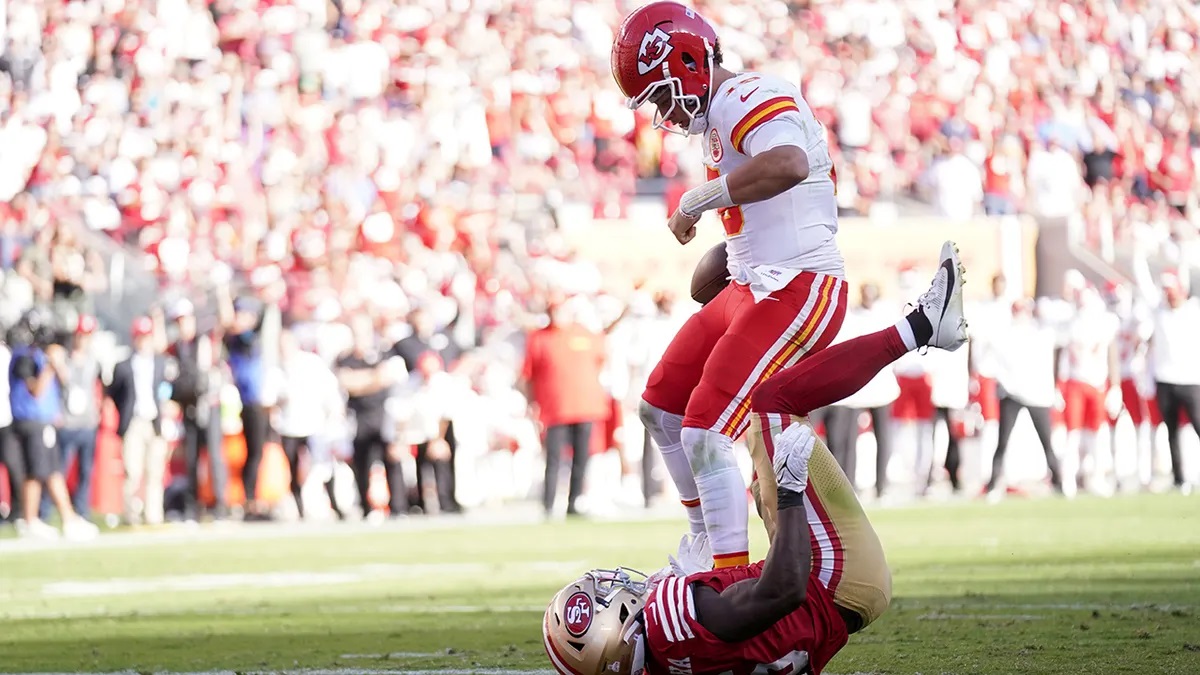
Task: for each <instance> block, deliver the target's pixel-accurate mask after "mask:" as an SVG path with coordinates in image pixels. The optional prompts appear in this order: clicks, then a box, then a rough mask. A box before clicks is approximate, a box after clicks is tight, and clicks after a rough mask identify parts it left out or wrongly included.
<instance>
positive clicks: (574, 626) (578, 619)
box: [563, 591, 592, 637]
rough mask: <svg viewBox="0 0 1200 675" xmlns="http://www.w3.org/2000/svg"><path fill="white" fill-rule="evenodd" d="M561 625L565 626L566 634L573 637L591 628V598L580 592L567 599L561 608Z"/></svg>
mask: <svg viewBox="0 0 1200 675" xmlns="http://www.w3.org/2000/svg"><path fill="white" fill-rule="evenodd" d="M563 623H565V624H566V625H567V632H568V633H570V634H571V635H574V636H575V637H580V636H582V635H583V634H584V633H586V632H587V631H588V628H591V627H592V598H591V596H589V595H588V594H587V593H584V592H583V591H580V592H578V593H575V594H574V595H572V596H571V597H569V598H567V602H566V605H565V606H564V607H563Z"/></svg>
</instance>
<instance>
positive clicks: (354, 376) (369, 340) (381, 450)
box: [335, 314, 409, 517]
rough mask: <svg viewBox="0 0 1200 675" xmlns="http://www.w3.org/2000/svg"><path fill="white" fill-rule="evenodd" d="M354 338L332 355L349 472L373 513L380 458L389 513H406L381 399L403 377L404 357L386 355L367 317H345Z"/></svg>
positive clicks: (365, 511)
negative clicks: (346, 417)
mask: <svg viewBox="0 0 1200 675" xmlns="http://www.w3.org/2000/svg"><path fill="white" fill-rule="evenodd" d="M350 330H351V332H352V333H353V340H354V344H353V346H352V347H351V349H350V350H349V351H348V352H347V353H346V354H345V355H344V356H342V357H341V358H339V359H338V360H337V363H336V365H335V368H336V374H337V380H338V382H339V383H340V384H341V386H342V389H343V390H345V391H346V393H347V394H348V396H349V398H348V399H347V403H346V407H347V408H348V409H349V411H350V414H351V415H352V421H351V424H352V426H353V428H354V436H353V438H354V459H353V466H354V478H355V480H356V481H357V483H358V496H359V499H360V500H361V503H362V510H363V516H364V517H368V516H371V514H372V513H378V516H376V517H381V516H384V514H383V512H382V511H376V509H375V507H374V505H373V504H372V502H371V498H370V496H371V495H370V487H371V474H372V470H373V467H374V466H375V463H376V462H382V464H383V471H384V475H385V478H386V481H387V488H388V493H389V495H390V496H389V500H390V501H389V503H388V509H389V511H390V513H391V515H392V516H393V517H399V516H404V515H406V514H407V513H408V506H409V503H408V486H407V484H406V483H405V481H404V464H403V463H402V462H401V460H400V458H399V457H398V456H397V455H396V452H395V449H394V448H393V447H392V446H393V440H394V438H395V432H394V429H391V428H389V427H390V425H389V424H388V415H387V411H386V409H385V408H386V404H387V400H388V397H389V395H390V392H391V389H392V388H393V387H395V386H396V385H397V384H399V383H401V382H403V381H404V380H405V378H406V377H407V370H406V369H405V368H404V360H403V359H401V358H400V357H390V358H389V357H387V356H386V355H385V354H384V352H383V351H382V350H381V349H380V344H379V342H380V340H379V336H378V335H377V334H376V332H375V326H374V324H373V323H372V321H371V317H369V316H367V315H365V314H359V315H355V316H354V317H353V318H352V319H351V321H350Z"/></svg>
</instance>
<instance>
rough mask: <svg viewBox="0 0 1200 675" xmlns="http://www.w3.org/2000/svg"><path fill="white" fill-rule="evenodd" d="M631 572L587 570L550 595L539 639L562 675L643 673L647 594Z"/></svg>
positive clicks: (647, 591)
mask: <svg viewBox="0 0 1200 675" xmlns="http://www.w3.org/2000/svg"><path fill="white" fill-rule="evenodd" d="M631 571H632V570H624V569H620V568H617V569H615V570H592V571H591V572H588V573H587V574H585V575H583V576H582V577H580V578H579V579H576V580H575V581H572V582H571V583H569V584H567V585H566V587H565V588H563V589H562V590H561V591H559V592H558V594H557V595H555V596H554V599H553V600H551V601H550V606H549V607H547V608H546V616H545V618H544V619H543V620H542V639H543V642H544V643H545V645H546V654H548V655H549V656H550V662H551V663H553V664H554V669H555V670H556V671H558V672H559V673H562V675H603V674H607V673H612V675H641V673H642V672H643V671H644V669H645V661H646V659H645V636H644V633H643V629H642V610H643V608H644V607H645V604H646V598H647V597H648V596H649V594H650V589H649V587H648V585H647V583H646V581H645V575H642V574H641V573H640V572H634V573H635V574H638V575H639V576H640V577H641V580H638V581H635V580H634V579H633V578H632V577H630V574H629V573H630V572H631Z"/></svg>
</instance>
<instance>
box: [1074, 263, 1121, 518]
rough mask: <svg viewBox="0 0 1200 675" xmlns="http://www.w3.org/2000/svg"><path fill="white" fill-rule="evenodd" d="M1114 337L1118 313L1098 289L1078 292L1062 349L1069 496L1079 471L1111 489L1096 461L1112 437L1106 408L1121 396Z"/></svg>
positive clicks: (1097, 487)
mask: <svg viewBox="0 0 1200 675" xmlns="http://www.w3.org/2000/svg"><path fill="white" fill-rule="evenodd" d="M1116 337H1117V318H1116V317H1115V316H1113V315H1112V314H1111V313H1109V311H1108V310H1107V309H1106V308H1105V307H1104V301H1103V300H1102V299H1101V297H1100V294H1099V293H1098V292H1097V291H1096V290H1095V289H1093V288H1091V287H1090V286H1089V287H1086V288H1084V289H1083V290H1082V291H1080V293H1079V304H1078V308H1077V313H1076V314H1075V317H1074V318H1073V319H1072V320H1071V324H1070V327H1069V328H1068V332H1067V344H1066V347H1065V349H1064V353H1065V357H1066V373H1065V374H1066V378H1065V379H1066V385H1065V386H1064V388H1063V398H1064V399H1065V402H1066V406H1065V410H1064V417H1065V418H1066V424H1067V445H1066V450H1065V452H1064V455H1063V462H1062V464H1063V466H1062V469H1063V491H1064V492H1065V493H1066V494H1067V495H1068V496H1071V495H1073V494H1074V492H1075V487H1076V481H1077V476H1085V475H1086V474H1092V475H1091V476H1086V478H1087V480H1086V482H1087V483H1088V488H1089V489H1091V490H1092V491H1093V492H1098V493H1100V494H1111V490H1110V488H1111V485H1108V484H1106V483H1100V482H1099V480H1098V479H1099V476H1098V475H1097V474H1099V473H1101V471H1100V470H1099V467H1097V466H1096V462H1097V461H1098V460H1099V459H1100V456H1099V455H1098V453H1097V450H1098V448H1099V445H1100V441H1101V440H1107V439H1108V438H1109V436H1108V434H1107V432H1106V433H1103V434H1102V433H1100V432H1101V430H1102V429H1103V428H1104V427H1106V426H1107V425H1108V418H1109V415H1108V411H1109V410H1110V409H1112V407H1113V405H1114V404H1119V400H1120V399H1119V397H1120V383H1119V382H1116V381H1115V375H1116V369H1115V368H1114V367H1113V365H1114V363H1115V360H1116V355H1115V351H1114V349H1115V345H1114V342H1115V340H1116ZM1081 460H1082V464H1081V463H1080V462H1081ZM1093 478H1095V479H1096V480H1095V481H1093V480H1092V479H1093Z"/></svg>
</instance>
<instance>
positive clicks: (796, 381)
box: [542, 242, 966, 675]
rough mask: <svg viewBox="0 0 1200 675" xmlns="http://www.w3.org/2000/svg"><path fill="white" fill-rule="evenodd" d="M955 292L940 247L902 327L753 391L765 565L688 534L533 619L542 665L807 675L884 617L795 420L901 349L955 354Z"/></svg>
mask: <svg viewBox="0 0 1200 675" xmlns="http://www.w3.org/2000/svg"><path fill="white" fill-rule="evenodd" d="M962 284H963V268H962V264H961V263H960V262H959V260H958V255H957V250H956V249H955V247H954V245H953V244H952V243H951V242H946V244H945V246H943V248H942V258H941V265H940V266H939V268H938V272H937V274H936V275H935V277H934V281H933V284H932V286H931V287H930V289H929V290H928V291H927V292H926V293H925V294H924V295H922V296H921V298H920V299H919V300H918V301H917V309H915V310H914V311H913V312H912V313H910V314H909V315H908V316H907V317H905V318H904V319H903V320H901V321H900V322H899V323H897V324H896V325H895V326H892V327H891V328H888V329H886V330H883V331H879V332H877V333H872V334H869V335H864V336H862V337H858V338H855V339H853V340H849V341H847V342H843V343H841V344H838V345H834V346H832V347H830V348H829V349H827V350H825V351H823V352H822V353H820V354H818V355H816V356H814V357H812V358H811V359H807V360H804V361H801V362H800V363H799V364H798V365H795V366H793V367H791V368H788V369H786V370H783V371H781V372H780V373H779V374H778V375H775V376H774V377H772V378H770V379H768V380H767V381H766V382H764V383H763V384H762V385H761V386H760V387H759V388H758V390H757V391H756V393H755V394H754V400H753V406H754V417H755V423H756V424H760V425H762V432H761V433H760V434H759V435H760V436H761V438H763V439H764V441H765V447H763V448H761V449H759V450H758V451H756V450H755V449H753V448H752V450H751V454H752V455H754V457H755V462H756V467H757V471H758V480H756V486H755V487H756V501H757V502H758V507H759V512H760V514H762V516H763V521H764V523H765V524H766V526H767V532H768V536H769V537H770V539H771V548H770V551H769V552H768V553H767V558H766V560H764V561H762V562H759V563H755V564H753V565H739V566H737V567H727V568H723V569H716V570H714V569H712V564H713V562H712V557H711V554H710V553H708V552H707V551H705V550H704V546H703V545H704V543H705V542H704V539H703V538H704V536H705V535H704V534H699V535H697V540H695V541H693V542H690V543H689V542H687V541H686V538H685V542H684V544H683V545H681V547H680V556H679V559H678V560H676V559H675V558H672V559H671V564H670V565H669V566H668V567H667V568H664V569H663V570H662V571H660V572H658V573H656V574H654V575H653V576H651V577H650V578H648V579H635V578H634V574H636V573H632V574H631V571H630V570H626V569H622V568H618V569H615V570H593V571H591V572H589V573H587V574H585V575H584V576H583V577H581V578H579V579H577V580H575V581H573V582H571V583H570V584H568V585H567V586H566V587H565V588H563V589H562V590H561V591H559V593H558V594H557V595H556V596H555V597H554V599H553V600H552V601H551V602H550V606H549V607H548V608H547V609H546V614H545V617H544V619H543V622H542V636H543V641H544V644H545V647H546V652H547V654H548V655H549V657H550V661H551V662H552V663H553V664H554V667H555V669H556V670H557V671H558V672H559V673H563V674H564V675H601V674H602V673H613V674H614V675H641V674H643V673H645V674H647V675H658V674H660V673H661V674H663V675H726V674H728V675H786V674H789V673H801V672H811V673H813V674H814V675H819V674H820V673H821V671H822V669H823V668H824V667H825V665H826V664H827V663H828V662H829V660H830V659H831V658H833V656H834V654H836V653H837V652H838V650H840V649H841V648H842V647H843V646H844V645H845V644H846V641H847V639H848V636H849V634H850V633H854V632H857V631H859V630H862V629H863V628H864V627H866V626H867V625H869V624H870V623H871V622H873V621H874V620H876V619H877V618H879V616H880V615H881V614H883V612H884V611H886V609H887V607H888V604H889V603H890V602H891V572H890V571H889V570H888V566H887V562H886V560H885V558H884V555H883V547H882V545H881V544H880V543H879V538H878V537H877V536H876V535H875V531H874V529H873V528H872V527H871V523H870V521H868V519H867V517H866V514H865V513H864V512H863V510H862V507H861V506H860V505H859V503H858V499H857V497H856V496H855V492H854V488H853V486H852V485H851V484H850V481H849V480H847V478H846V475H845V474H844V473H842V471H841V469H840V468H839V467H838V465H837V463H836V462H835V461H834V459H833V456H832V455H831V454H830V452H829V449H828V448H826V447H825V444H824V443H822V442H821V441H820V440H819V439H817V437H816V436H815V435H814V433H813V431H812V427H811V426H810V425H809V424H807V422H806V421H805V420H804V419H803V418H804V417H805V416H806V415H808V413H809V412H811V411H813V410H815V409H817V408H819V407H823V406H826V405H830V404H832V403H834V402H836V401H839V400H841V399H843V398H845V397H846V396H848V395H850V394H851V393H853V392H854V391H856V390H857V389H858V388H860V387H862V386H863V385H865V384H866V383H867V382H869V381H870V380H871V379H872V378H873V377H874V376H875V374H876V373H878V372H879V371H880V370H882V369H883V368H884V367H886V366H887V365H888V364H890V363H892V362H894V361H895V360H896V359H898V358H900V357H901V356H903V355H904V354H906V353H908V352H909V351H912V350H915V349H917V348H919V347H922V346H931V347H939V348H942V349H947V350H950V351H953V350H955V349H958V348H959V347H961V346H962V344H963V343H964V342H966V321H965V320H964V319H963V316H962ZM947 318H950V319H951V320H950V321H947V320H946V319H947ZM810 476H811V478H812V480H811V481H810V480H809V478H810ZM769 478H774V480H767V479H769Z"/></svg>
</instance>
